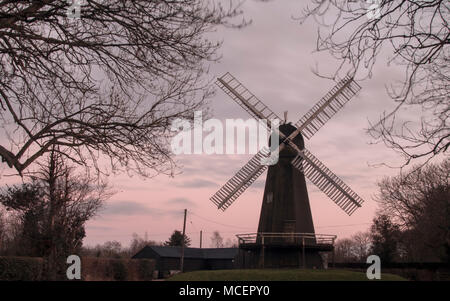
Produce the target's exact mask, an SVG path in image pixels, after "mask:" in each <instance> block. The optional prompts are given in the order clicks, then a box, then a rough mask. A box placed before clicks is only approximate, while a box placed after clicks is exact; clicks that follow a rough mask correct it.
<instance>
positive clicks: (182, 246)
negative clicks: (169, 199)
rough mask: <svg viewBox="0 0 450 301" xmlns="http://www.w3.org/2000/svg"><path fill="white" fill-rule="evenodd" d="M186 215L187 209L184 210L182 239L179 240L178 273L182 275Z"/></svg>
mask: <svg viewBox="0 0 450 301" xmlns="http://www.w3.org/2000/svg"><path fill="white" fill-rule="evenodd" d="M186 214H187V209H184V222H183V237H182V240H181V258H180V271H181V273H183V268H184V240H185V239H184V238H185V232H186Z"/></svg>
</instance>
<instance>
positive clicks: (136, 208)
mask: <svg viewBox="0 0 450 301" xmlns="http://www.w3.org/2000/svg"><path fill="white" fill-rule="evenodd" d="M179 214H180V211H179V210H166V209H160V208H151V207H147V206H145V205H144V204H141V203H138V202H133V201H115V202H114V203H109V204H107V205H106V206H105V209H104V210H102V212H101V213H100V215H103V216H104V215H121V216H133V215H151V216H155V217H156V216H163V215H173V216H175V215H179Z"/></svg>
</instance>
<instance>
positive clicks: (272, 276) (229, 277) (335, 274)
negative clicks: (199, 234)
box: [168, 269, 406, 281]
mask: <svg viewBox="0 0 450 301" xmlns="http://www.w3.org/2000/svg"><path fill="white" fill-rule="evenodd" d="M168 280H169V281H252V280H253V281H367V280H369V279H367V277H366V273H363V272H355V271H348V270H341V269H330V270H303V269H278V270H277V269H273V270H272V269H264V270H253V269H252V270H217V271H195V272H187V273H182V274H177V275H174V276H172V277H171V278H169V279H168ZM381 280H385V281H405V280H406V279H405V278H402V277H400V276H397V275H392V274H383V273H382V274H381Z"/></svg>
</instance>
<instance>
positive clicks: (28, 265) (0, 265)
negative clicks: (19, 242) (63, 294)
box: [0, 256, 44, 281]
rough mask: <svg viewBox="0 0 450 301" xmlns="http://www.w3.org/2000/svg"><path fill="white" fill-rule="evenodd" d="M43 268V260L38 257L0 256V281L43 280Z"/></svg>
mask: <svg viewBox="0 0 450 301" xmlns="http://www.w3.org/2000/svg"><path fill="white" fill-rule="evenodd" d="M43 268H44V260H43V259H42V258H39V257H1V256H0V280H16V281H17V280H22V281H35V280H44V279H43V273H42V271H43Z"/></svg>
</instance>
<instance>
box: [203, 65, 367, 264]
mask: <svg viewBox="0 0 450 301" xmlns="http://www.w3.org/2000/svg"><path fill="white" fill-rule="evenodd" d="M216 84H217V85H218V86H219V87H220V88H221V89H222V90H223V91H224V92H225V93H226V94H227V95H229V96H230V97H231V98H232V99H233V100H234V101H235V102H236V103H237V104H238V105H240V106H241V107H242V108H243V109H244V110H245V111H247V112H248V113H249V114H250V115H251V116H252V117H254V118H256V119H261V120H266V122H267V127H268V128H269V130H270V129H271V130H277V131H278V134H279V137H280V144H279V145H278V151H279V160H278V163H276V164H275V165H272V166H270V167H268V166H267V165H265V164H262V162H263V160H264V159H269V157H270V149H269V148H268V147H263V148H262V149H261V150H260V151H259V152H258V153H257V154H256V155H255V156H254V157H253V158H251V159H250V161H249V162H248V163H247V164H245V165H244V166H243V167H242V168H241V169H240V170H239V171H238V172H237V173H236V174H235V175H234V176H233V177H232V178H231V179H230V180H229V181H228V182H227V183H226V184H225V185H224V186H222V187H221V188H220V189H219V190H218V191H217V192H216V193H215V194H214V195H213V196H212V197H211V198H210V200H211V201H212V202H213V203H214V204H215V205H216V206H217V207H218V209H220V210H222V211H225V210H226V209H227V208H228V207H229V206H230V205H231V204H232V203H233V202H234V201H235V200H236V199H237V198H238V197H239V196H240V195H241V194H242V193H243V192H244V191H245V190H246V189H247V188H248V187H249V186H250V185H251V184H252V183H254V182H255V180H256V179H257V178H258V177H259V176H260V175H261V174H262V173H263V172H264V171H265V170H266V169H267V168H268V172H267V178H266V183H265V189H264V197H263V202H262V206H261V214H260V219H259V225H258V233H255V234H248V235H241V236H238V237H239V241H240V249H241V248H242V249H243V250H244V251H243V252H242V254H241V255H242V256H244V257H243V258H241V259H240V261H241V264H242V261H246V263H245V264H244V265H246V266H247V267H249V266H263V267H264V266H272V267H281V266H292V265H303V266H306V265H308V266H320V265H321V258H320V256H319V251H324V250H328V251H329V250H331V249H332V248H333V243H334V238H335V236H326V235H319V234H315V231H314V225H313V220H312V215H311V209H310V204H309V198H308V192H307V187H306V181H305V177H306V178H308V179H309V180H310V181H311V182H312V183H313V184H315V185H316V186H317V187H318V188H319V189H320V190H321V191H322V192H324V193H325V194H326V195H327V196H328V197H329V198H330V199H331V200H332V201H334V202H335V203H336V204H337V205H338V206H339V207H340V208H341V209H342V210H343V211H344V212H345V213H347V214H348V215H351V214H352V213H353V212H354V211H355V210H356V209H357V208H359V207H361V205H362V203H363V202H364V201H363V199H362V198H361V197H359V196H358V195H357V194H356V193H355V192H354V191H353V190H351V189H350V187H348V186H347V185H346V184H345V183H344V182H343V181H342V180H341V179H340V178H339V177H337V176H336V175H335V174H334V173H333V172H331V171H330V170H329V169H328V168H327V167H326V166H325V165H324V164H323V163H322V162H321V161H319V159H317V158H316V157H315V156H313V154H311V152H310V151H308V150H307V149H306V148H305V145H304V140H303V137H306V138H307V139H311V137H312V136H313V135H314V134H315V133H317V131H318V130H319V129H320V128H321V127H322V126H323V125H324V124H325V123H326V122H327V121H328V120H330V119H331V117H332V116H333V115H334V114H336V113H337V112H338V111H339V110H340V109H341V108H342V107H343V106H344V105H345V104H346V103H347V102H348V101H349V100H350V99H351V98H352V97H353V96H354V95H355V94H356V93H357V92H358V91H359V90H360V89H361V87H360V86H359V85H358V84H357V83H356V82H355V81H354V80H353V78H352V77H350V76H346V77H345V78H343V79H342V80H341V81H339V82H338V83H337V84H336V86H334V87H333V88H332V89H331V90H330V91H329V92H328V93H327V94H325V96H324V97H322V99H321V100H320V101H319V102H317V103H316V104H315V105H314V106H313V107H312V109H311V110H309V111H308V112H307V113H306V114H305V115H304V116H303V117H302V118H300V120H299V121H297V122H296V123H295V124H291V123H287V121H286V118H287V113H285V116H284V117H285V118H284V122H283V120H281V119H280V118H279V117H278V116H277V115H276V114H275V113H274V112H273V111H272V110H270V109H269V108H268V107H267V106H266V105H265V104H264V103H263V102H262V101H260V100H259V99H258V98H257V97H256V96H255V95H254V94H253V93H251V92H250V91H249V90H248V89H247V88H245V87H244V85H242V84H241V83H240V82H239V81H238V80H237V79H236V78H235V77H233V76H232V75H231V74H230V73H226V74H225V75H223V76H222V77H220V78H218V79H217V82H216ZM274 121H278V123H279V124H281V125H280V126H279V128H278V129H276V128H275V127H272V124H273V123H274ZM269 144H270V141H269ZM273 148H277V146H272V149H273ZM248 254H251V256H250V258H247V259H246V258H245V257H249V255H248Z"/></svg>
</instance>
